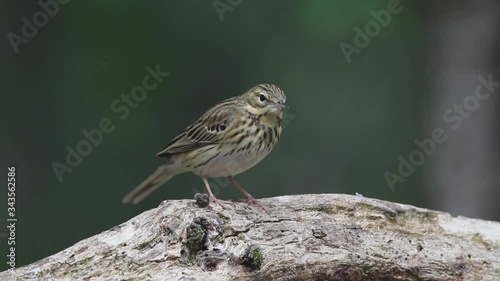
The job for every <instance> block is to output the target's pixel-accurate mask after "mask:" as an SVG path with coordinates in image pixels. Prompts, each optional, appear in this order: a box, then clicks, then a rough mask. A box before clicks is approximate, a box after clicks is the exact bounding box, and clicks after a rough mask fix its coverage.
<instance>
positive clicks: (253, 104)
mask: <svg viewBox="0 0 500 281" xmlns="http://www.w3.org/2000/svg"><path fill="white" fill-rule="evenodd" d="M241 97H242V98H243V99H244V100H245V102H246V103H247V106H246V109H247V110H248V111H249V112H250V113H252V114H255V115H257V116H260V115H268V114H270V115H278V114H280V113H283V110H284V109H285V108H287V107H288V106H287V105H286V103H285V102H286V95H285V93H284V92H283V91H282V90H281V89H280V88H278V87H276V86H275V85H272V84H260V85H257V86H255V87H253V88H252V89H250V90H248V91H247V92H246V93H245V94H243V95H242V96H241Z"/></svg>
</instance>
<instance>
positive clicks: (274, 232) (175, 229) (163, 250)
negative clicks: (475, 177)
mask: <svg viewBox="0 0 500 281" xmlns="http://www.w3.org/2000/svg"><path fill="white" fill-rule="evenodd" d="M261 202H262V203H264V204H266V205H268V206H269V207H270V208H269V211H268V212H265V211H264V210H263V209H262V208H260V207H258V206H255V205H248V204H246V203H234V204H232V205H229V204H228V205H227V206H223V207H221V206H219V205H214V204H210V205H209V206H208V207H206V208H201V207H198V206H197V205H196V203H195V201H194V200H173V201H164V202H162V203H161V204H160V206H159V207H157V208H155V209H152V210H149V211H146V212H144V213H142V214H140V215H138V216H137V217H135V218H132V219H131V220H129V221H127V222H125V223H123V224H121V225H118V226H116V227H113V228H112V229H110V230H108V231H105V232H103V233H100V234H98V235H95V236H93V237H90V238H87V239H85V240H82V241H80V242H78V243H77V244H75V245H73V246H71V247H69V248H68V249H65V250H63V251H61V252H59V253H57V254H55V255H52V256H50V257H47V258H45V259H42V260H40V261H38V262H35V263H33V264H30V265H27V266H23V267H21V268H18V269H16V270H14V271H13V272H8V271H4V272H2V273H0V280H27V279H29V280H203V281H210V280H214V281H215V280H217V281H220V280H498V278H499V276H500V223H497V222H491V221H483V220H477V219H469V218H465V217H451V216H450V215H449V214H446V213H442V212H436V211H431V210H427V209H421V208H417V207H413V206H409V205H403V204H397V203H391V202H386V201H381V200H376V199H369V198H364V197H361V196H350V195H336V194H315V195H294V196H281V197H275V198H267V199H261Z"/></svg>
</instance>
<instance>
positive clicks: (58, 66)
mask: <svg viewBox="0 0 500 281" xmlns="http://www.w3.org/2000/svg"><path fill="white" fill-rule="evenodd" d="M222 2H225V1H222ZM386 3H387V2H386V1H363V2H357V1H285V0H280V1H242V3H241V4H240V5H238V6H236V7H234V10H232V11H227V12H225V13H224V19H223V21H221V20H220V18H219V16H218V14H217V12H216V10H215V8H214V6H213V2H210V1H128V2H123V1H117V0H115V1H70V2H69V3H68V4H66V5H61V6H60V10H59V11H58V13H57V14H56V15H55V16H54V17H53V18H50V19H49V22H48V24H47V25H46V26H44V27H42V28H40V29H39V31H38V33H37V34H36V36H34V37H33V38H31V39H30V40H29V43H28V44H21V45H20V46H19V49H20V51H19V53H18V54H15V53H14V51H13V48H12V46H11V45H10V43H9V40H8V39H7V38H6V37H4V40H3V44H2V45H1V47H2V58H3V59H2V62H3V67H2V70H1V71H2V73H1V74H2V75H1V77H2V86H3V91H2V92H3V94H2V101H3V104H4V107H3V110H2V113H1V114H2V118H1V121H0V122H1V124H2V132H3V133H4V134H3V135H2V136H1V137H0V144H1V145H2V147H3V148H4V149H3V150H2V151H1V158H0V159H1V161H2V164H3V165H2V166H3V167H6V166H7V165H10V164H15V165H16V166H17V168H18V192H17V207H18V213H17V215H18V228H17V256H18V266H20V265H23V264H27V263H31V262H33V261H35V260H38V259H40V258H43V257H46V256H48V255H50V254H53V253H56V252H58V251H60V250H62V249H64V248H66V247H68V246H71V245H72V244H74V243H76V242H77V241H79V240H81V239H84V238H86V237H89V236H91V235H94V234H97V233H99V232H101V231H104V230H107V229H109V228H111V227H112V226H115V225H117V224H120V223H122V222H124V221H126V220H127V219H129V218H131V217H133V216H135V215H137V214H139V213H140V212H142V211H144V210H147V209H150V208H153V207H155V206H157V205H158V204H159V203H160V202H161V201H162V200H166V199H181V198H192V197H193V193H194V192H195V191H196V190H198V191H202V190H203V184H202V181H201V180H200V179H199V178H197V177H195V176H192V175H190V174H184V175H180V176H178V177H175V178H174V179H172V180H171V181H170V182H168V184H166V185H165V186H163V187H162V188H161V189H160V190H159V191H157V192H155V193H154V194H153V195H152V196H150V197H148V198H147V199H146V200H145V201H144V202H142V203H141V204H139V205H133V206H132V205H122V204H121V198H122V196H124V195H125V194H126V193H127V192H128V191H129V190H130V189H132V188H133V187H135V185H136V184H138V183H139V182H140V181H142V180H143V179H144V178H145V177H147V176H149V174H150V173H151V172H152V171H153V170H154V169H156V167H157V166H158V165H159V164H161V160H159V159H157V158H156V157H155V154H156V152H158V151H159V150H160V149H161V148H162V147H163V146H164V145H166V144H167V143H168V142H169V141H170V140H171V139H172V138H173V137H175V136H176V135H177V134H178V133H179V132H180V131H181V130H182V129H183V128H184V127H185V126H187V125H188V124H190V123H191V122H192V121H194V120H195V119H196V118H198V117H199V115H201V114H202V113H203V112H204V111H205V110H206V109H208V108H209V107H210V106H212V105H214V104H215V103H217V102H219V101H221V100H222V99H224V98H227V97H231V96H234V95H239V94H241V93H243V92H244V91H246V90H247V89H249V88H251V87H252V86H254V85H255V84H258V83H265V82H267V83H273V84H276V85H278V86H279V87H281V88H282V89H283V90H284V91H285V92H286V94H287V96H288V103H289V105H290V109H289V110H288V114H289V115H288V117H289V120H290V122H289V124H287V126H286V128H285V129H284V131H283V135H282V138H281V140H280V143H279V145H278V146H277V148H276V149H275V151H274V152H273V153H271V155H270V156H269V157H268V158H267V159H266V160H264V161H263V162H261V163H260V164H259V165H257V166H256V167H254V168H253V169H251V170H249V171H247V172H246V173H244V174H241V175H239V176H238V177H237V179H238V180H239V182H240V183H241V184H242V185H243V186H244V187H245V188H246V189H247V190H249V191H250V192H251V193H252V194H253V195H254V196H256V197H257V198H259V197H269V196H279V195H286V194H299V193H348V194H354V193H355V192H359V193H361V194H363V195H364V196H367V197H374V198H380V199H385V200H391V201H396V202H402V203H408V204H414V205H417V206H423V207H425V206H426V201H425V198H424V194H423V192H422V190H421V188H420V183H421V174H422V169H423V168H422V167H420V168H418V169H417V171H416V173H415V174H414V175H412V176H411V177H410V178H408V179H407V180H406V181H405V182H404V183H400V184H398V185H397V189H396V191H395V192H391V190H390V189H389V188H388V186H387V183H386V181H385V179H384V176H383V174H384V172H385V171H386V170H391V171H395V170H396V169H397V165H398V161H397V156H398V155H399V154H402V155H404V156H407V155H408V153H409V152H410V151H411V150H413V149H414V146H413V140H414V139H415V138H419V137H422V136H424V137H425V136H426V135H427V134H428V132H423V130H422V129H421V126H420V124H421V114H422V112H423V110H422V109H423V108H424V107H425V105H426V103H427V96H426V94H423V93H425V92H426V81H427V78H426V77H425V74H424V55H425V54H424V52H423V49H424V35H423V34H424V32H425V30H424V27H423V26H422V24H421V23H420V19H419V17H420V11H419V6H418V5H419V4H418V3H411V2H404V3H403V4H405V5H406V4H408V6H407V7H404V10H403V11H402V12H401V13H400V14H399V15H394V16H393V18H392V21H391V23H390V24H389V25H388V26H387V27H383V28H382V29H381V32H380V34H379V35H378V36H376V37H375V38H373V39H372V40H371V42H370V44H369V46H368V47H366V48H364V49H362V50H361V53H360V54H355V55H353V57H352V62H351V63H347V62H346V59H345V58H344V56H343V54H342V52H341V50H340V48H339V44H340V43H341V42H343V41H344V42H347V43H349V44H353V37H354V35H355V33H354V30H353V28H354V27H355V26H358V27H360V28H364V26H365V24H366V23H367V22H369V21H371V20H373V17H372V15H371V14H370V11H371V10H375V11H378V10H380V9H383V8H384V7H386ZM39 10H40V7H39V5H38V4H37V1H13V0H10V1H4V3H3V9H1V11H0V13H1V15H2V18H3V19H4V25H3V27H2V31H3V33H2V34H7V33H9V32H14V33H18V34H19V33H20V32H21V27H22V24H23V23H22V21H21V17H23V16H26V17H28V18H31V17H32V15H33V13H34V12H36V11H39ZM157 64H159V65H160V66H161V69H162V71H167V72H170V76H169V77H168V78H166V79H165V81H163V82H162V83H161V84H160V85H159V86H158V87H157V88H156V89H155V90H153V91H151V92H149V93H148V95H147V98H146V99H145V100H144V101H142V102H140V104H139V105H138V107H137V108H135V109H132V110H131V112H130V115H129V116H128V117H127V118H126V119H124V120H120V119H119V118H118V115H117V114H115V113H113V112H112V111H111V110H110V105H111V103H112V102H113V100H115V99H118V98H120V95H121V94H122V93H126V94H129V93H130V91H131V89H132V88H133V87H134V86H136V85H140V84H141V83H142V78H143V77H144V75H145V74H146V70H145V67H146V66H148V65H149V66H152V67H153V68H154V66H155V65H157ZM106 117H107V118H110V119H112V120H113V124H114V125H116V129H115V130H114V131H113V132H112V133H111V134H106V135H104V139H103V141H102V143H101V144H100V145H99V146H97V147H94V148H93V151H92V153H91V154H90V155H89V156H86V157H83V161H82V163H81V164H80V165H79V166H78V167H76V168H75V169H74V170H73V172H72V173H66V174H64V175H63V181H62V182H61V183H60V182H59V181H58V180H57V177H56V176H55V174H54V171H53V169H52V167H51V163H52V162H53V161H58V162H60V163H64V161H65V160H64V159H65V157H66V150H65V147H66V146H67V145H69V146H71V147H73V148H75V147H76V145H77V143H78V142H79V141H81V140H83V139H85V138H84V136H83V135H82V133H81V131H82V130H83V129H87V130H91V129H95V128H98V126H99V121H100V120H101V119H102V118H106ZM4 196H5V195H4V192H3V193H2V194H1V195H0V200H1V201H2V202H6V200H4V199H1V198H5V197H4ZM218 196H219V197H220V198H223V199H229V198H234V197H240V194H238V192H237V189H236V188H234V187H232V186H230V185H228V186H227V187H224V188H221V189H220V191H219V194H218ZM2 206H4V205H3V204H2ZM0 213H2V217H1V218H2V221H5V219H4V218H5V216H6V214H5V213H6V212H4V211H1V212H0ZM6 246H7V245H6V243H5V240H4V241H1V243H0V248H1V251H2V253H6V251H7V250H6ZM2 260H3V261H2V264H3V265H5V262H4V260H5V255H4V254H2Z"/></svg>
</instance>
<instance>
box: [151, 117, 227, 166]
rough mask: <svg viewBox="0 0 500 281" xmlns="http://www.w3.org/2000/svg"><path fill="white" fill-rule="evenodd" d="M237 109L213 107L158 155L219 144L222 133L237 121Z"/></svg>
mask: <svg viewBox="0 0 500 281" xmlns="http://www.w3.org/2000/svg"><path fill="white" fill-rule="evenodd" d="M235 113H236V110H235V109H234V108H231V107H229V108H228V107H223V108H218V109H216V108H213V109H211V110H209V111H208V112H207V113H205V114H204V115H203V116H202V117H201V118H200V119H198V120H197V121H196V122H194V123H193V124H192V125H191V126H189V127H187V128H186V129H184V131H183V132H182V133H181V134H180V135H178V136H177V137H176V138H175V139H173V140H172V141H171V142H170V143H169V144H168V145H167V146H166V147H165V148H163V149H162V150H161V151H160V152H158V154H156V156H158V157H166V156H169V155H172V154H177V153H182V152H189V151H192V150H195V149H197V148H200V147H203V146H206V145H212V144H217V143H219V142H220V140H221V138H222V135H223V134H224V133H225V132H226V130H228V128H229V127H231V125H232V124H233V123H234V121H235V115H236V114H235Z"/></svg>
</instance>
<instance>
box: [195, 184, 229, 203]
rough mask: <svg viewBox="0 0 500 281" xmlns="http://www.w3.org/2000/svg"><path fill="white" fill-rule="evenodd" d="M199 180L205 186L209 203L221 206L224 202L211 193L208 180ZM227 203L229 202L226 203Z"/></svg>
mask: <svg viewBox="0 0 500 281" xmlns="http://www.w3.org/2000/svg"><path fill="white" fill-rule="evenodd" d="M201 179H202V180H203V183H204V184H205V187H206V188H207V191H208V196H209V197H210V201H212V202H214V203H217V204H219V205H221V206H222V205H223V204H224V203H226V202H224V201H223V200H220V199H218V198H217V197H215V195H214V194H213V193H212V189H210V185H209V184H208V179H207V177H201ZM228 203H229V202H228Z"/></svg>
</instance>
